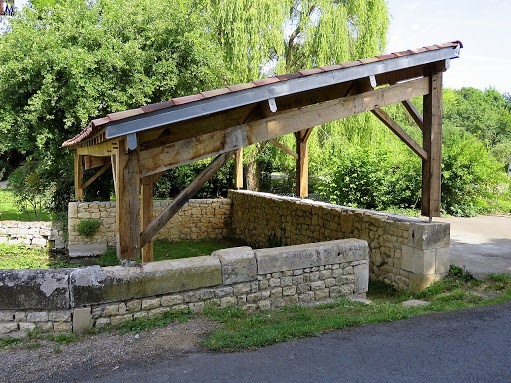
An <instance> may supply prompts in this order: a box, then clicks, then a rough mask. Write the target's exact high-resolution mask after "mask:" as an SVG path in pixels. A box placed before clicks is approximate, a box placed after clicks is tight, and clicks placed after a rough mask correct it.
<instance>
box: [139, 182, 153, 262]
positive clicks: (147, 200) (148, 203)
mask: <svg viewBox="0 0 511 383" xmlns="http://www.w3.org/2000/svg"><path fill="white" fill-rule="evenodd" d="M152 181H153V179H152V177H148V178H145V179H143V180H142V230H144V229H145V228H147V226H148V225H149V224H150V223H151V221H152V220H153V182H152ZM153 247H154V245H153V241H149V242H147V244H146V245H145V246H144V247H143V248H142V262H152V261H153V254H154V251H153Z"/></svg>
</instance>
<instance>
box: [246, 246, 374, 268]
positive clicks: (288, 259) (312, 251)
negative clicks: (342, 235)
mask: <svg viewBox="0 0 511 383" xmlns="http://www.w3.org/2000/svg"><path fill="white" fill-rule="evenodd" d="M255 256H256V258H257V273H258V274H269V273H275V272H279V271H289V270H295V269H301V268H308V267H317V266H325V265H331V264H336V263H345V262H352V261H360V260H368V259H369V246H368V244H367V242H366V241H363V240H360V239H340V240H336V241H328V242H318V243H308V244H304V245H294V246H285V247H279V248H271V249H261V250H255Z"/></svg>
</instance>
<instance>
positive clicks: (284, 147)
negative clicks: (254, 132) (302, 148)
mask: <svg viewBox="0 0 511 383" xmlns="http://www.w3.org/2000/svg"><path fill="white" fill-rule="evenodd" d="M270 142H271V143H272V144H273V145H275V146H276V147H277V148H279V149H281V150H282V151H284V152H286V153H287V154H289V155H290V156H291V157H294V158H298V154H297V153H296V152H295V151H294V150H291V149H289V148H288V147H287V146H286V145H284V144H281V143H280V142H278V141H277V139H276V138H272V139H271V140H270Z"/></svg>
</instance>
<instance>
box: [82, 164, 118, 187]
mask: <svg viewBox="0 0 511 383" xmlns="http://www.w3.org/2000/svg"><path fill="white" fill-rule="evenodd" d="M110 166H112V165H111V164H110V161H109V162H108V163H107V164H105V165H103V167H102V168H101V169H99V170H98V171H97V172H96V174H94V175H93V176H92V177H91V178H89V179H88V180H87V182H85V184H84V185H83V190H85V189H87V188H88V187H89V186H90V184H91V183H93V182H94V181H96V180H97V179H98V178H99V177H101V174H103V173H104V172H106V171H107V170H108V169H109V168H110Z"/></svg>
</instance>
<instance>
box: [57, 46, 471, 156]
mask: <svg viewBox="0 0 511 383" xmlns="http://www.w3.org/2000/svg"><path fill="white" fill-rule="evenodd" d="M456 46H460V47H463V44H462V43H461V42H460V41H452V42H447V43H441V44H436V45H430V46H428V47H423V48H417V49H411V50H405V51H401V52H397V53H390V54H385V55H380V56H376V57H369V58H364V59H361V60H356V61H351V62H345V63H342V64H334V65H328V66H324V67H321V68H313V69H307V70H301V71H298V72H296V73H288V74H283V75H279V76H276V77H269V78H264V79H260V80H255V81H252V82H249V83H245V84H236V85H230V86H228V87H226V88H221V89H213V90H209V91H205V92H202V93H199V94H194V95H190V96H185V97H178V98H174V99H172V100H170V101H164V102H159V103H155V104H149V105H144V106H141V107H139V108H135V109H130V110H125V111H122V112H116V113H111V114H108V115H107V116H106V117H102V118H98V119H95V120H92V121H91V123H89V124H88V125H87V127H86V128H85V129H84V130H82V131H81V132H80V133H79V134H77V135H76V136H75V137H73V138H71V139H69V140H67V141H65V142H64V143H63V144H62V146H63V147H69V146H73V145H75V144H77V143H79V142H81V141H83V140H85V139H86V138H88V137H90V136H93V135H95V134H97V133H98V132H99V131H101V129H103V128H104V127H105V126H106V125H107V124H108V123H109V122H111V121H119V120H122V119H125V118H128V117H133V116H138V115H140V114H144V113H151V112H154V111H157V110H161V109H165V108H169V107H172V106H174V105H183V104H187V103H191V102H194V101H199V100H202V99H205V98H212V97H216V96H220V95H223V94H227V93H233V92H238V91H243V90H246V89H251V88H255V87H260V86H264V85H268V84H272V83H275V82H283V81H288V80H292V79H295V78H298V77H306V76H310V75H313V74H317V73H321V72H329V71H334V70H342V69H345V68H350V67H354V66H358V65H364V64H369V63H372V62H377V61H383V60H391V59H394V58H398V57H402V56H410V55H414V54H418V53H423V52H428V51H434V50H438V49H442V48H449V47H456Z"/></svg>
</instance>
